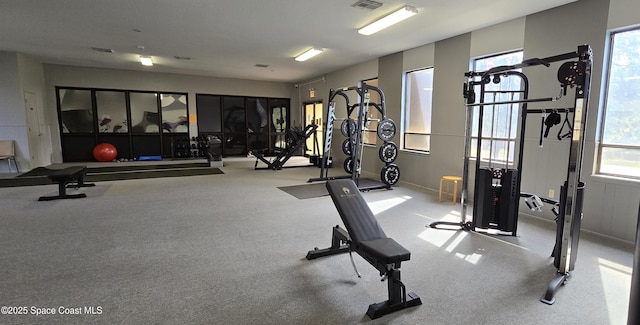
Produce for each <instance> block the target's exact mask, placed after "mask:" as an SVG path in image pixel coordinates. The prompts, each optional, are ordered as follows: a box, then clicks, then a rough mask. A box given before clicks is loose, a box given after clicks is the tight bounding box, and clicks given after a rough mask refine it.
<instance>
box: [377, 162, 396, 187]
mask: <svg viewBox="0 0 640 325" xmlns="http://www.w3.org/2000/svg"><path fill="white" fill-rule="evenodd" d="M380 180H382V182H383V183H385V184H387V185H395V184H396V183H397V182H398V181H399V180H400V168H399V167H398V165H396V164H391V165H388V166H385V167H384V168H382V170H381V171H380Z"/></svg>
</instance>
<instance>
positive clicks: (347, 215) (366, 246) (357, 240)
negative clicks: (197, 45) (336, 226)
mask: <svg viewBox="0 0 640 325" xmlns="http://www.w3.org/2000/svg"><path fill="white" fill-rule="evenodd" d="M326 186H327V190H328V191H329V194H330V195H331V199H332V200H333V203H334V204H335V206H336V209H337V210H338V213H339V214H340V218H342V222H344V225H345V227H346V228H347V232H348V233H349V236H350V237H351V241H352V243H353V245H354V246H355V248H356V251H361V252H362V253H363V254H365V255H369V256H371V257H372V258H374V259H375V260H376V261H378V262H382V263H384V264H391V263H395V262H401V261H407V260H409V258H410V257H411V252H409V251H408V250H407V249H405V248H404V247H402V246H401V245H400V244H398V243H397V242H396V241H395V240H393V239H391V238H388V237H387V235H385V233H384V231H383V230H382V227H380V224H379V223H378V221H377V220H376V218H375V216H374V215H373V213H372V212H371V209H369V205H367V202H366V201H365V200H364V198H363V197H362V195H361V194H360V190H359V189H358V187H357V186H356V184H355V183H354V182H353V181H352V180H350V179H339V180H329V181H327V183H326Z"/></svg>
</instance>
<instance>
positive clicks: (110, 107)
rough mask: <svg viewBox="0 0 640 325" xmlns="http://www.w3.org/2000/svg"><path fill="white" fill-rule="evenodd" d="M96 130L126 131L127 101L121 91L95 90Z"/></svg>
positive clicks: (101, 131)
mask: <svg viewBox="0 0 640 325" xmlns="http://www.w3.org/2000/svg"><path fill="white" fill-rule="evenodd" d="M96 106H97V112H98V121H97V123H98V132H100V133H127V132H129V123H128V121H127V103H126V98H125V93H124V92H122V91H96Z"/></svg>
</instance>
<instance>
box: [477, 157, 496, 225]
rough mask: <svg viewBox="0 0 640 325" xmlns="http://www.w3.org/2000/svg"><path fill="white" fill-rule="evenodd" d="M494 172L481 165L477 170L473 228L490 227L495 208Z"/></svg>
mask: <svg viewBox="0 0 640 325" xmlns="http://www.w3.org/2000/svg"><path fill="white" fill-rule="evenodd" d="M492 180H493V172H492V171H491V169H490V168H487V167H481V168H479V169H478V170H477V171H476V184H475V189H474V193H475V197H474V199H473V220H472V221H471V229H475V228H485V229H486V228H489V226H490V224H491V221H492V220H491V219H492V217H493V211H494V208H495V198H496V197H495V190H496V189H495V188H494V186H493V184H492Z"/></svg>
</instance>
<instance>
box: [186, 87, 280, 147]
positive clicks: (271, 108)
mask: <svg viewBox="0 0 640 325" xmlns="http://www.w3.org/2000/svg"><path fill="white" fill-rule="evenodd" d="M289 103H290V100H289V99H288V98H257V97H244V96H224V95H208V94H196V111H197V116H198V133H199V135H200V136H206V137H208V138H209V139H210V142H211V144H212V145H215V144H219V146H220V150H221V154H222V155H223V156H240V155H246V154H247V153H248V152H249V151H256V152H261V153H264V154H265V155H272V154H274V152H275V151H277V150H278V149H281V148H284V147H285V146H286V142H285V133H286V131H287V128H288V127H289Z"/></svg>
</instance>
